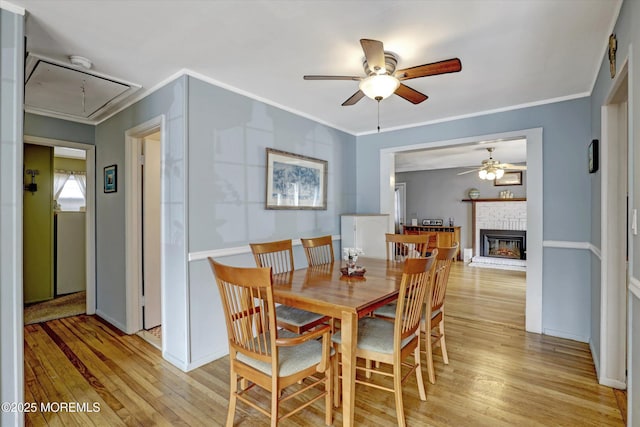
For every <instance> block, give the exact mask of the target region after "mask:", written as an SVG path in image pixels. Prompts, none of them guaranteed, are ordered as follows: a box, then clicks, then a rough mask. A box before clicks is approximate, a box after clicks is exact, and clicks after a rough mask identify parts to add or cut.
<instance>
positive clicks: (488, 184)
mask: <svg viewBox="0 0 640 427" xmlns="http://www.w3.org/2000/svg"><path fill="white" fill-rule="evenodd" d="M498 148H499V145H498ZM468 170H469V168H450V169H437V170H427V171H413V172H398V173H396V183H399V182H404V183H406V184H407V194H406V204H407V213H406V223H407V224H411V218H417V219H418V224H421V223H422V220H423V219H425V218H442V219H443V220H444V221H445V224H446V223H447V221H448V219H449V218H450V217H452V218H454V223H455V225H459V226H461V228H460V240H461V242H460V247H461V248H463V249H464V248H472V247H473V241H472V235H473V232H472V229H471V227H472V225H471V222H472V216H471V203H469V202H463V201H462V199H468V198H469V190H470V189H471V188H477V189H478V190H480V198H497V197H499V196H500V192H501V191H503V190H509V191H511V192H512V193H513V197H527V180H526V178H527V177H526V174H527V172H526V171H523V173H522V185H509V186H504V187H496V186H495V185H494V184H493V181H486V180H481V179H478V174H477V173H467V174H464V175H458V174H459V173H460V172H466V171H468ZM443 183H446V185H443Z"/></svg>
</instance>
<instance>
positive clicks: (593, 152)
mask: <svg viewBox="0 0 640 427" xmlns="http://www.w3.org/2000/svg"><path fill="white" fill-rule="evenodd" d="M599 166H600V165H599V162H598V140H597V139H594V140H593V141H591V144H589V173H594V172H596V171H597V170H598V167H599Z"/></svg>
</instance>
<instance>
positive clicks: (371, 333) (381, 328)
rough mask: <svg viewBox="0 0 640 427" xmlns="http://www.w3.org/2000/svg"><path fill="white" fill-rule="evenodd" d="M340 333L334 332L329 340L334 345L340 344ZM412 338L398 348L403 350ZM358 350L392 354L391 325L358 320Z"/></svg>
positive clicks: (370, 318) (366, 319)
mask: <svg viewBox="0 0 640 427" xmlns="http://www.w3.org/2000/svg"><path fill="white" fill-rule="evenodd" d="M341 332H342V331H339V332H336V333H335V334H334V335H333V337H332V338H331V340H332V341H333V342H334V343H336V344H341V343H342V335H341ZM413 338H414V336H409V337H407V338H405V339H404V340H402V343H400V347H401V348H404V347H405V346H406V345H407V344H409V342H410V341H411V340H412V339H413ZM358 348H360V349H362V350H370V351H376V352H378V353H385V354H393V323H392V322H388V321H386V320H383V319H376V318H375V317H363V318H362V319H360V320H359V321H358Z"/></svg>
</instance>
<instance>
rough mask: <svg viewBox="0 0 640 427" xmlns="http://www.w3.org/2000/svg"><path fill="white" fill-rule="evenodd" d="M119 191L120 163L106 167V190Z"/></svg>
mask: <svg viewBox="0 0 640 427" xmlns="http://www.w3.org/2000/svg"><path fill="white" fill-rule="evenodd" d="M116 191H118V165H111V166H107V167H105V168H104V192H105V193H115V192H116Z"/></svg>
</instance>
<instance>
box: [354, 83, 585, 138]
mask: <svg viewBox="0 0 640 427" xmlns="http://www.w3.org/2000/svg"><path fill="white" fill-rule="evenodd" d="M588 96H591V92H581V93H576V94H573V95H566V96H559V97H557V98H549V99H543V100H540V101H533V102H527V103H524V104H517V105H509V106H507V107H500V108H495V109H493V110H484V111H478V112H475V113H469V114H462V115H460V116H451V117H444V118H441V119H435V120H429V121H426V122H420V123H412V124H409V125H403V126H395V127H390V128H385V129H381V130H380V132H378V131H377V130H372V131H367V132H360V133H356V134H355V135H356V136H363V135H373V134H377V133H385V132H392V131H396V130H403V129H411V128H415V127H420V126H427V125H434V124H437V123H444V122H451V121H454V120H461V119H468V118H471V117H478V116H486V115H489V114H496V113H504V112H506V111H513V110H520V109H523V108H531V107H538V106H540V105H547V104H555V103H557V102H563V101H571V100H573V99H580V98H586V97H588ZM345 132H346V131H345Z"/></svg>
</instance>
